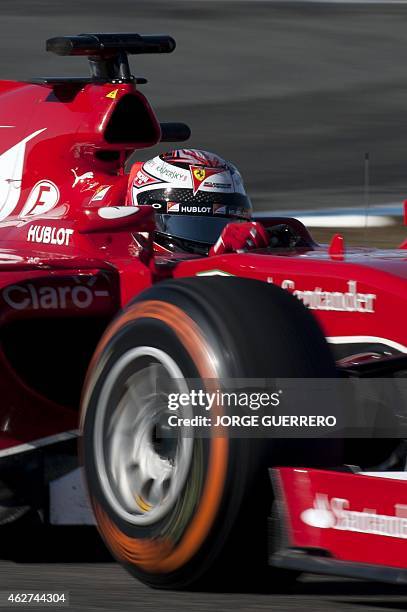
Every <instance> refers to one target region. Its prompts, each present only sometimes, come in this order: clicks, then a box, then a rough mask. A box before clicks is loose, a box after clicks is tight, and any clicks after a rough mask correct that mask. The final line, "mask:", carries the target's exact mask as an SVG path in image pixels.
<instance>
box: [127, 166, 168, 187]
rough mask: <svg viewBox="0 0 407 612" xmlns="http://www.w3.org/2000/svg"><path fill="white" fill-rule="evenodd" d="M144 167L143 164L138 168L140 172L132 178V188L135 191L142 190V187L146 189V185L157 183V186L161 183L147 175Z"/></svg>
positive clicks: (159, 180)
mask: <svg viewBox="0 0 407 612" xmlns="http://www.w3.org/2000/svg"><path fill="white" fill-rule="evenodd" d="M144 165H145V164H143V166H142V167H141V168H140V170H139V171H138V172H137V174H136V176H135V177H134V181H133V187H134V188H135V189H142V187H147V186H148V185H156V184H157V183H158V184H159V183H162V182H163V181H162V180H161V179H159V178H156V177H155V176H151V174H148V172H146V171H145V170H144Z"/></svg>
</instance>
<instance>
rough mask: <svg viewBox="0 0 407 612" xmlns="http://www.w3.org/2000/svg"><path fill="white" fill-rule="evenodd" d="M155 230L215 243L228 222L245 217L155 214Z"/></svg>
mask: <svg viewBox="0 0 407 612" xmlns="http://www.w3.org/2000/svg"><path fill="white" fill-rule="evenodd" d="M155 220H156V230H157V232H161V233H162V234H166V235H168V236H172V237H174V238H180V239H182V240H192V241H193V242H202V243H206V244H211V245H212V244H215V242H216V241H217V239H218V238H219V236H220V234H221V233H222V230H223V228H224V227H226V225H227V224H228V223H231V222H232V221H233V222H239V221H240V222H242V221H245V219H238V218H230V217H204V216H196V215H194V216H192V215H168V214H164V215H161V214H157V215H156V216H155Z"/></svg>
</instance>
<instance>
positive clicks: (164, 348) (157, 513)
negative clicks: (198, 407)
mask: <svg viewBox="0 0 407 612" xmlns="http://www.w3.org/2000/svg"><path fill="white" fill-rule="evenodd" d="M132 355H133V357H134V359H132ZM160 360H161V361H160ZM120 364H122V367H120ZM166 367H168V368H169V369H170V370H171V368H172V370H173V371H172V374H174V373H175V374H177V373H178V375H179V374H181V377H182V378H184V379H191V378H195V379H196V378H198V379H202V380H206V381H207V380H211V381H212V383H213V384H214V385H215V386H216V381H217V380H220V379H222V378H225V377H227V378H245V377H248V378H257V377H260V378H261V377H265V378H271V377H287V378H290V377H299V378H304V377H312V378H316V377H333V376H335V365H334V361H333V359H332V356H331V353H330V349H329V347H328V345H327V343H326V341H325V339H324V337H323V334H322V332H321V330H320V328H319V326H318V324H317V323H316V321H315V319H314V317H313V316H312V315H311V314H310V313H309V312H308V311H307V309H306V308H305V307H304V306H303V305H302V304H301V303H300V302H299V301H298V300H296V299H295V298H293V297H292V296H290V295H289V294H288V293H287V292H286V291H283V290H282V289H280V288H278V287H275V286H272V285H268V284H265V283H262V282H260V281H256V280H248V279H240V278H235V277H201V278H187V279H180V280H171V281H166V282H163V283H160V284H158V285H156V286H154V287H153V288H151V289H149V290H147V291H146V292H144V293H143V294H141V295H140V296H139V297H138V298H137V299H136V300H135V301H134V302H133V303H131V304H130V305H129V306H128V307H127V308H126V309H125V310H124V312H122V313H121V314H120V315H119V316H118V318H117V319H116V320H115V321H114V322H113V324H112V325H111V326H110V328H109V329H108V330H107V332H106V334H105V336H104V337H103V339H102V340H101V342H100V344H99V347H98V349H97V351H96V354H95V356H94V359H93V362H92V364H91V367H90V371H89V375H88V379H87V383H86V385H85V391H84V396H83V405H82V416H81V422H82V434H83V435H82V440H83V449H82V455H83V460H84V467H85V474H86V480H87V485H88V490H89V494H90V498H91V502H92V505H93V509H94V513H95V516H96V520H97V524H98V528H99V531H100V533H101V535H102V537H103V539H104V541H105V543H106V544H107V546H108V548H109V549H110V551H111V552H112V553H113V555H114V556H115V557H116V558H117V560H118V561H119V562H120V563H121V564H122V565H123V566H125V567H126V568H127V569H128V570H129V571H130V572H131V573H133V574H134V575H135V576H136V577H137V578H139V579H140V580H142V581H143V582H145V583H147V584H149V585H151V586H154V587H158V588H186V587H189V588H191V587H194V588H208V587H209V588H212V587H213V586H214V585H216V583H220V584H221V585H222V588H225V586H226V584H227V583H230V582H231V583H232V584H231V586H232V587H233V585H234V586H235V587H238V588H241V587H242V584H243V583H242V580H245V581H247V580H249V581H250V582H251V584H253V581H254V584H256V583H257V582H258V581H259V579H262V578H264V577H265V576H266V575H267V577H268V579H269V578H270V576H269V575H268V568H267V554H268V551H267V517H268V515H269V514H270V510H271V506H272V491H271V485H270V479H269V476H268V467H269V466H272V465H279V464H282V463H284V464H286V465H287V464H288V465H290V464H291V465H308V466H310V465H313V464H314V465H316V466H330V465H338V462H339V461H340V457H339V453H340V450H339V447H338V446H337V445H336V444H334V443H332V440H331V441H319V442H320V443H318V441H316V440H313V441H312V442H310V443H308V444H307V443H304V442H302V443H301V444H300V443H298V444H297V442H299V441H295V440H294V441H293V440H291V441H290V442H289V443H288V442H287V444H282V441H281V440H280V441H279V442H278V443H277V441H276V440H259V439H236V438H233V437H229V436H228V435H223V436H218V435H213V434H212V437H208V438H205V439H203V438H196V439H190V445H189V448H188V444H187V445H186V446H185V448H184V447H183V448H182V449H181V450H180V449H179V448H177V449H176V452H175V453H174V452H173V455H172V463H171V461H169V460H168V462H167V459H168V457H167V455H166V454H165V453H169V451H168V450H167V451H165V452H164V451H161V450H160V449H159V450H158V451H157V449H155V451H154V452H156V453H157V454H158V455H159V457H158V459H157V457H155V456H154V455H153V454H151V448H154V444H155V441H154V440H153V435H154V434H150V441H148V440H147V442H146V439H145V438H146V436H145V435H144V433H143V431H144V430H145V429H146V424H145V423H144V425H143V424H142V418H141V416H140V414H141V413H143V410H144V412H145V408H143V406H141V407H139V408H136V406H137V402H138V401H139V400H138V398H140V397H144V395H143V393H144V392H145V393H146V396H145V397H149V395H148V393H147V387H145V389H144V391H143V390H142V387H140V385H147V386H148V384H149V383H148V382H147V381H148V380H149V378H152V379H153V378H154V371H155V375H157V376H159V375H161V374H162V375H163V376H164V374H165V372H164V370H165V368H166ZM117 368H118V369H117ZM160 372H161V374H160ZM129 381H131V382H129ZM156 382H157V381H156ZM132 384H133V385H135V387H134V388H136V389H137V384H138V385H139V387H138V390H137V393H136V395H135V397H133V399H131V398H130V399H128V400H125V399H124V398H126V397H127V395H126V394H128V393H130V391H129V388H131V385H132ZM132 401H134V404H132ZM143 401H144V400H143ZM145 401H147V400H145ZM126 406H127V408H126ZM128 406H130V408H128ZM132 406H134V408H132ZM132 410H134V415H136V413H137V415H136V416H134V415H132V413H131V411H132ZM152 412H153V410H152ZM129 413H130V414H129ZM125 414H127V416H126V417H125V416H124V415H125ZM148 418H151V419H152V418H153V417H148ZM137 419H139V421H138V423H139V424H138V426H136V428H135V430H132V423H133V420H134V421H137ZM101 423H102V425H101ZM133 424H134V423H133ZM120 428H121V429H120ZM121 430H123V431H125V432H127V434H128V441H127V439H126V438H125V437H122V438H120V435H119V432H120V431H121ZM104 431H106V432H107V433H106V436H105V438H104V437H103V432H104ZM212 431H213V430H212ZM116 434H117V435H118V439H115V435H116ZM143 436H144V437H143ZM132 444H133V447H132ZM143 444H144V447H143ZM127 445H129V446H128V449H129V450H128V451H127V450H126V449H127ZM134 446H137V448H136V449H135V448H134ZM143 448H144V450H143V452H141V451H140V449H143ZM181 451H182V452H181ZM143 453H144V458H143ZM159 453H162V454H159ZM147 456H148V457H149V460H148V461H150V464H151V465H149V464H148V461H147V459H146V457H147ZM126 457H128V459H126ZM134 457H136V459H137V465H136V467H135V472H134V476H132V474H133V473H132V472H131V468H130V467H129V465H128V464H130V463H131V461H133V460H134ZM174 457H176V458H175V459H174ZM179 457H181V461H179ZM161 460H162V462H161ZM143 462H144V463H143ZM160 462H161V463H160ZM177 462H178V463H177ZM180 462H181V464H182V465H180ZM105 464H106V465H105ZM109 470H110V471H109ZM143 470H144V471H145V474H144V475H141V476H140V474H142V473H143ZM171 470H172V472H171ZM177 470H178V471H177ZM164 473H165V474H167V473H168V474H169V475H170V476H169V477H168V479H169V484H168V482H167V485H166V487H167V490H166V491H165V490H164V484H163V483H161V484H162V487H163V490H162V491H161V489H160V486H161V485H160V486H159V485H158V484H157V482H158V480H160V479H161V480H163V478H164V476H163V475H162V474H164ZM175 473H176V474H177V478H178V480H177V478H176V476H175ZM109 474H110V478H111V480H110V481H109ZM132 477H133V478H134V480H133V481H132V480H131V478H132ZM143 478H144V480H143ZM171 478H173V480H171ZM149 479H150V480H149ZM150 481H152V482H150ZM133 483H134V491H133V492H132V484H133ZM147 484H148V486H147ZM109 487H110V488H109ZM143 487H144V488H143ZM177 487H178V488H177ZM141 489H142V491H143V493H142V491H141ZM141 493H142V494H141ZM115 495H116V497H115ZM166 495H167V497H166ZM132 496H133V497H134V499H133V498H132ZM120 500H122V506H121V505H120V504H121V501H120ZM160 500H161V501H160ZM168 500H170V501H169V502H168ZM132 503H133V504H134V508H133V506H132ZM165 504H166V505H165ZM268 585H270V582H268Z"/></svg>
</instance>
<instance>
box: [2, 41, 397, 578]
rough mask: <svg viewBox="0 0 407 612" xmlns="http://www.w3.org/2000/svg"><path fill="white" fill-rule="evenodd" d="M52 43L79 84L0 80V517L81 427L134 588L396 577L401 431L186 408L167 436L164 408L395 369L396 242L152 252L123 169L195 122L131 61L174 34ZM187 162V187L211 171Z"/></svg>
mask: <svg viewBox="0 0 407 612" xmlns="http://www.w3.org/2000/svg"><path fill="white" fill-rule="evenodd" d="M47 45H48V50H49V51H51V52H54V53H56V54H58V55H62V56H64V55H80V56H87V57H89V60H90V65H91V72H92V74H91V77H90V78H77V79H65V78H58V77H56V78H44V79H37V80H35V81H31V82H12V81H3V82H2V83H0V113H1V125H0V317H1V336H0V371H1V376H0V392H1V397H2V403H1V409H0V486H1V487H2V488H3V489H4V495H2V496H1V499H2V501H1V502H0V520H1V521H3V522H6V521H8V520H10V517H11V516H12V517H13V518H16V517H18V516H20V515H21V514H23V513H24V512H25V511H26V509H27V508H32V509H34V510H37V509H43V508H44V507H45V505H46V503H47V499H48V498H47V493H46V488H45V489H44V482H45V484H46V485H47V486H48V484H49V483H50V482H52V481H55V479H58V478H60V477H63V476H64V474H66V473H68V472H69V471H70V470H71V469H73V468H72V466H73V467H75V464H74V463H72V461H73V462H74V461H75V459H74V458H75V456H76V441H77V438H78V437H79V438H80V442H81V450H80V456H81V461H82V462H83V465H84V470H85V476H86V482H87V487H88V492H89V497H90V499H91V503H92V507H93V512H94V515H95V518H96V521H97V524H98V527H99V529H100V532H101V534H102V536H103V538H104V540H105V542H106V543H107V545H108V547H109V548H110V550H111V551H112V553H113V554H114V555H115V557H116V558H117V559H118V560H119V561H120V562H121V563H122V564H123V565H124V566H125V567H127V568H128V569H129V570H130V571H131V572H133V573H134V574H135V575H136V576H137V577H138V578H139V579H141V580H143V581H144V582H146V583H147V584H151V585H153V586H157V587H163V588H181V587H184V586H189V585H191V584H205V585H207V584H212V583H213V582H217V581H219V580H221V581H223V582H224V581H225V580H226V578H227V576H226V574H227V575H228V576H233V579H234V580H235V581H238V580H240V578H239V576H242V577H244V578H247V577H248V576H250V577H251V578H253V577H254V578H256V579H257V578H260V577H264V576H266V577H267V578H266V579H271V580H272V579H274V578H273V575H274V576H275V575H277V576H282V575H283V573H281V570H282V569H294V570H305V571H317V572H331V573H338V574H342V575H351V576H352V575H353V576H365V577H370V578H376V579H383V580H390V581H406V577H407V573H406V569H407V494H406V491H407V484H406V482H405V481H406V480H407V478H405V474H406V472H404V466H405V459H406V456H405V455H406V453H405V446H404V442H403V441H400V440H398V439H396V438H393V439H391V440H390V439H383V438H380V439H378V440H377V441H375V442H374V443H372V442H371V441H369V440H364V441H362V442H361V443H360V444H359V445H358V444H355V442H354V441H353V443H348V442H346V441H345V442H344V441H343V440H339V439H335V440H327V439H323V438H322V439H320V438H318V437H317V439H316V440H315V439H314V440H305V441H304V440H301V441H300V440H296V439H290V440H267V439H258V438H257V439H256V438H253V439H251V438H248V437H246V438H239V437H233V436H232V435H229V432H228V430H227V428H223V429H222V430H221V435H219V432H218V433H217V434H215V433H214V432H209V433H208V435H207V436H198V435H194V433H191V430H190V428H189V429H188V425H185V421H183V420H182V419H185V418H189V417H192V416H193V412H192V413H191V412H190V407H188V406H186V405H185V406H183V407H182V410H180V412H179V414H178V416H179V418H180V419H181V421H182V423H184V424H183V425H181V428H180V430H179V434H178V435H168V418H167V417H168V409H167V408H165V407H164V408H163V406H162V403H163V402H162V399H163V397H165V396H166V394H168V393H169V392H173V393H175V394H176V395H177V394H178V395H179V394H180V393H186V392H188V389H190V381H191V380H195V381H196V380H198V381H200V382H199V385H201V387H202V388H204V389H205V390H206V392H214V391H215V390H216V389H218V388H221V387H222V386H223V385H224V381H225V380H226V379H240V380H242V379H243V380H246V379H273V378H287V379H292V378H296V379H306V378H315V379H319V378H335V377H337V376H338V374H340V375H341V376H343V377H363V376H364V377H371V378H376V377H384V376H386V377H399V376H401V375H402V374H403V372H405V371H406V370H407V355H406V354H407V327H406V325H405V322H404V321H405V313H406V310H407V252H406V250H405V246H406V245H405V244H404V245H403V247H402V248H395V249H392V250H377V249H373V248H366V247H361V248H347V247H346V245H344V244H343V240H342V239H341V237H335V238H333V240H332V243H331V245H318V244H316V243H315V242H314V240H313V239H312V237H311V236H310V234H309V232H308V231H307V229H306V228H305V227H304V226H303V225H302V224H301V223H300V222H299V221H298V220H296V219H293V218H281V217H280V218H277V217H273V216H270V217H268V218H266V219H264V218H263V219H261V220H260V219H259V220H258V222H259V223H260V222H261V224H262V227H261V229H260V234H261V240H260V241H257V242H255V243H254V246H255V247H256V245H257V247H258V248H252V249H251V250H239V252H223V253H222V250H217V249H216V248H215V247H214V248H212V249H211V251H210V254H209V256H203V255H200V254H197V253H195V254H193V253H188V252H185V253H183V252H180V251H179V250H178V251H174V252H170V251H168V252H165V250H155V249H154V247H153V243H152V236H153V233H154V228H155V225H154V208H153V207H150V206H148V207H147V206H140V207H138V206H133V205H131V203H130V202H129V199H128V192H129V187H133V188H134V189H136V190H137V189H142V188H143V187H145V186H146V185H149V184H151V183H153V184H154V183H156V182H157V178H156V177H153V176H150V174H149V172H148V169H147V170H146V169H145V168H144V167H140V168H139V167H138V166H137V172H134V173H133V174H132V175H131V181H132V184H131V186H129V176H128V175H127V174H126V172H125V167H126V163H127V162H128V160H129V156H130V155H131V154H132V153H133V152H134V151H137V150H139V149H145V148H148V147H152V146H154V145H156V144H157V143H160V142H171V141H174V142H175V141H180V140H185V139H187V138H188V136H189V129H188V127H187V126H185V125H183V124H175V123H160V121H159V120H158V119H157V117H156V115H155V113H154V111H153V110H152V108H151V106H150V105H149V103H148V101H147V99H146V97H145V96H144V95H143V94H142V93H141V91H140V90H139V85H141V84H143V83H144V82H145V79H142V78H137V77H133V76H132V75H131V73H130V70H129V65H128V60H127V54H141V53H169V52H171V51H173V49H174V47H175V42H174V41H173V39H172V38H170V37H168V36H164V35H156V36H141V35H137V34H83V35H80V36H73V37H64V38H55V39H51V40H49V41H48V43H47ZM60 61H62V60H60ZM22 109H24V112H22ZM189 155H192V153H189ZM194 155H195V157H193V158H192V159H193V160H194V163H193V164H192V165H191V173H192V181H193V187H194V193H199V192H200V189H201V186H202V184H203V181H205V180H206V178H208V177H216V174H218V173H219V172H222V169H218V168H217V167H216V166H214V167H212V168H205V169H204V170H203V169H202V164H201V160H200V158H199V155H197V154H196V153H195V154H194ZM181 161H182V160H181ZM162 183H163V188H165V184H166V177H165V175H164V174H163V176H162ZM174 206H175V207H176V206H177V204H176V203H173V202H168V203H167V211H166V212H171V207H174ZM248 225H250V224H249V223H248ZM250 227H251V226H250ZM282 228H283V229H282ZM232 229H233V228H232ZM236 232H237V230H236ZM236 232H235V233H236ZM281 232H285V233H286V234H287V235H289V237H290V240H289V242H288V243H286V242H284V241H282V240H281V239H280V237H281V235H282V234H281ZM229 235H230V236H233V235H234V233H233V231H232V230H231V231H230V233H229ZM259 245H260V246H259ZM261 245H263V246H261ZM228 250H233V249H228ZM220 253H222V254H220ZM222 411H223V407H222V406H220V405H219V404H216V406H215V408H214V410H213V419H216V418H217V417H221V416H222V414H223V412H222ZM356 447H357V448H356ZM355 449H356V450H355ZM55 456H59V457H60V458H64V459H63V460H62V459H61V460H60V462H59V463H58V462H54V464H53V469H51V468H50V464H49V462H48V463H47V458H50V457H51V458H52V457H55ZM67 458H70V460H69V461H68V459H67ZM71 460H72V461H71ZM51 463H52V462H51ZM57 463H58V465H57ZM349 465H352V466H353V467H349ZM355 465H356V467H354V466H355ZM44 466H47V467H44ZM269 468H270V472H271V478H269V473H268V470H269ZM367 471H368V472H369V474H370V475H366V474H365V472H367ZM33 474H35V478H34V479H33ZM33 483H34V484H33ZM35 483H37V484H35ZM40 483H41V484H40ZM405 496H406V497H405ZM267 525H269V536H267ZM270 534H271V535H270ZM267 566H268V567H269V569H270V572H268V571H266V569H267ZM225 568H226V569H225ZM279 572H280V573H279ZM273 573H274V574H273ZM285 575H286V573H284V576H285ZM294 575H295V574H294V573H293V576H294ZM280 579H281V578H277V580H280Z"/></svg>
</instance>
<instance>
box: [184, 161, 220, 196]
mask: <svg viewBox="0 0 407 612" xmlns="http://www.w3.org/2000/svg"><path fill="white" fill-rule="evenodd" d="M189 169H190V172H191V177H192V188H193V192H194V195H196V194H197V193H198V191H199V190H200V188H201V187H202V186H203V183H204V181H205V180H206V179H207V178H209V177H210V176H213V175H214V174H221V173H222V172H225V168H203V167H202V166H190V167H189Z"/></svg>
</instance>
